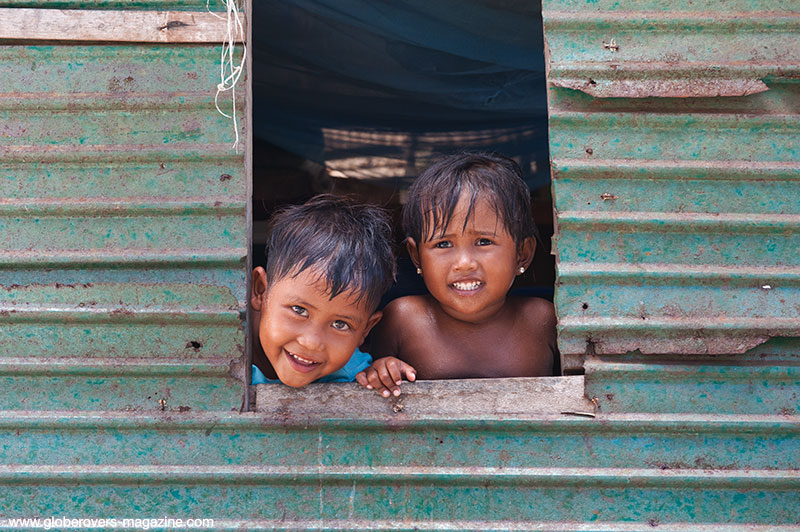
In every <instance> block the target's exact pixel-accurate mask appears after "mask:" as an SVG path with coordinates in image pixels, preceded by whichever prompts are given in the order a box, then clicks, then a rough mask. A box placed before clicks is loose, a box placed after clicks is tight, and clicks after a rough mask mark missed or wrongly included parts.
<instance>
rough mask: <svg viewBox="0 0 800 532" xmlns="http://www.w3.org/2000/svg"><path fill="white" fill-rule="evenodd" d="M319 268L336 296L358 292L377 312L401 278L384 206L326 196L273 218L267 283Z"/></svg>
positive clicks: (284, 210)
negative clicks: (399, 277)
mask: <svg viewBox="0 0 800 532" xmlns="http://www.w3.org/2000/svg"><path fill="white" fill-rule="evenodd" d="M311 267H314V268H315V269H316V270H317V271H318V272H319V274H320V278H324V279H325V282H326V285H327V287H328V290H329V291H330V298H331V299H333V298H334V297H336V296H337V295H339V294H340V293H342V292H345V291H351V290H352V291H353V292H354V293H355V294H356V296H357V301H361V300H362V299H363V300H364V301H366V303H367V305H369V307H370V308H377V307H378V303H379V302H380V299H381V296H382V295H383V294H384V292H386V290H388V289H389V286H390V285H391V284H392V281H393V280H394V276H395V257H394V252H393V249H392V228H391V223H390V222H389V216H388V214H387V213H386V211H384V210H383V209H381V208H380V207H376V206H373V205H363V204H356V203H353V202H352V201H350V200H349V199H347V198H342V197H338V196H333V195H330V194H322V195H319V196H315V197H313V198H311V199H310V200H309V201H308V202H306V203H304V204H303V205H293V206H289V207H285V208H284V209H282V210H280V211H279V212H277V213H275V215H273V217H272V219H271V220H270V235H269V240H268V241H267V268H266V270H267V282H268V283H272V282H276V281H279V280H280V279H282V278H284V277H286V276H287V275H291V276H292V277H294V276H297V275H299V274H300V273H302V272H303V271H305V270H306V269H308V268H311Z"/></svg>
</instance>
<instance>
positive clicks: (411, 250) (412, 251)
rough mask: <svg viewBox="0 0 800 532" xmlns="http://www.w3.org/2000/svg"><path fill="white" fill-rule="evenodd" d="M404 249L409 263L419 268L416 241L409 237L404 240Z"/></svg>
mask: <svg viewBox="0 0 800 532" xmlns="http://www.w3.org/2000/svg"><path fill="white" fill-rule="evenodd" d="M406 249H407V250H408V255H409V256H410V257H411V262H413V263H414V266H416V267H417V268H419V248H418V247H417V241H416V240H414V239H413V238H411V237H408V238H406Z"/></svg>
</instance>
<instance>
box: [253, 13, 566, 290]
mask: <svg viewBox="0 0 800 532" xmlns="http://www.w3.org/2000/svg"><path fill="white" fill-rule="evenodd" d="M431 4H436V3H431ZM386 9H389V10H390V11H391V13H376V12H363V11H358V10H356V9H355V8H353V10H352V11H350V10H348V9H347V8H341V6H340V5H339V4H338V3H336V2H334V1H333V0H330V1H323V2H318V3H316V4H315V5H314V6H309V5H307V3H302V2H295V1H291V0H290V1H284V2H277V1H265V2H254V4H253V28H254V31H253V47H252V56H251V57H252V58H253V133H254V142H253V187H252V188H253V198H252V199H253V235H252V237H253V238H252V242H253V246H252V250H251V251H252V261H253V266H254V267H255V266H258V265H264V263H265V258H264V248H265V242H266V235H267V221H268V219H269V217H270V216H271V214H272V213H273V212H275V210H276V209H278V208H280V207H281V206H283V205H286V204H299V203H303V202H304V201H306V200H307V199H309V198H311V197H312V196H314V195H316V194H319V193H323V192H327V193H333V194H342V195H347V196H350V197H354V198H356V199H358V200H362V201H364V202H370V203H375V204H378V205H382V206H384V207H386V208H387V209H389V210H390V211H391V212H392V215H393V219H394V231H395V235H396V236H397V250H398V255H399V262H398V282H397V283H396V285H395V286H394V287H393V288H392V289H391V290H390V291H389V293H388V294H387V295H386V296H385V297H384V300H383V301H382V305H385V304H386V303H387V302H388V301H389V300H391V299H393V298H396V297H400V296H403V295H412V294H421V293H425V286H424V284H423V283H422V281H421V279H420V278H419V276H417V275H416V272H415V268H414V267H413V264H412V263H411V261H410V259H409V257H408V255H407V253H406V251H405V246H404V245H401V241H402V238H403V232H402V227H401V224H400V211H401V208H402V205H403V202H404V200H405V195H406V191H407V189H408V186H409V185H410V183H412V182H413V179H414V178H415V177H416V176H417V175H418V173H419V172H421V171H422V170H424V169H425V168H426V167H427V166H429V164H430V163H431V162H433V161H435V160H436V159H437V158H439V157H441V156H443V155H447V154H450V153H455V152H458V151H464V150H469V151H496V152H498V153H501V154H503V155H506V156H509V157H511V158H513V159H515V160H516V161H517V162H518V163H519V164H520V166H521V168H522V170H523V174H524V178H525V179H526V181H527V183H528V184H529V188H530V189H531V199H532V210H533V215H534V219H535V223H536V225H537V227H538V230H539V234H540V237H541V238H540V240H541V241H540V242H538V243H537V251H536V255H535V257H534V260H533V263H532V264H531V267H530V268H529V271H528V273H526V274H525V275H523V276H521V277H520V278H518V279H517V281H516V282H515V285H514V287H513V289H512V291H513V292H514V293H518V294H524V295H530V296H537V297H542V298H545V299H549V300H550V301H552V300H553V285H554V281H555V265H554V262H555V261H554V257H553V255H551V253H550V246H551V237H552V235H553V202H552V198H551V192H550V176H549V173H550V171H549V155H548V145H547V103H546V93H545V79H544V52H543V42H542V24H541V6H540V5H538V4H537V2H533V3H532V4H531V5H507V4H505V3H504V4H503V5H499V4H498V6H493V7H487V5H486V3H485V2H472V1H470V2H467V3H466V4H465V5H464V9H465V10H466V11H468V12H469V13H468V15H469V16H463V17H458V20H456V18H455V17H453V16H452V13H448V12H447V10H446V9H444V8H442V7H439V6H437V5H431V6H429V7H426V8H425V9H422V10H421V11H419V10H417V11H414V12H411V11H410V10H409V11H403V8H402V7H401V6H390V7H387V8H386ZM469 20H471V21H472V23H471V25H469V24H468V23H466V22H465V21H469ZM465 24H466V25H465ZM422 26H424V27H426V28H427V29H425V30H424V31H423V30H422V29H421V28H422ZM492 58H495V59H492Z"/></svg>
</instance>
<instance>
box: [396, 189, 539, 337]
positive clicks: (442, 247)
mask: <svg viewBox="0 0 800 532" xmlns="http://www.w3.org/2000/svg"><path fill="white" fill-rule="evenodd" d="M468 211H469V199H468V197H467V196H466V195H465V194H462V196H461V197H460V198H459V200H458V204H457V205H456V207H455V210H454V211H453V215H452V217H451V219H450V223H449V224H448V226H447V227H446V228H445V230H444V231H442V230H441V228H439V227H437V228H435V230H434V232H433V238H431V239H430V240H427V241H425V242H422V243H421V244H419V245H417V243H416V242H414V240H413V239H412V238H409V239H408V247H409V253H410V254H411V257H412V259H414V261H415V262H416V263H417V264H418V265H419V266H420V268H421V269H422V277H423V279H424V280H425V285H426V286H427V287H428V290H429V291H430V293H431V295H432V296H433V297H434V299H436V300H437V301H438V302H439V305H440V306H441V307H442V310H444V312H445V313H447V314H448V315H449V316H451V317H453V318H456V319H457V320H460V321H465V322H470V323H478V322H482V321H484V320H486V319H488V318H491V317H492V316H494V315H495V314H496V313H497V312H499V311H500V310H501V309H502V308H503V305H504V304H505V299H506V293H507V292H508V290H509V288H511V284H512V283H513V282H514V277H515V276H516V275H517V274H518V273H519V268H520V266H523V267H527V266H528V264H529V263H530V260H531V258H532V257H533V251H534V249H535V244H534V241H533V239H526V240H525V242H523V244H522V246H520V247H519V248H518V246H517V244H516V242H514V239H513V238H512V237H511V235H509V233H508V231H507V230H506V228H505V227H504V225H503V223H502V221H501V220H500V219H499V217H498V216H497V213H496V212H495V210H494V209H493V208H492V205H491V204H490V203H489V202H488V201H487V200H485V199H479V200H477V201H476V202H475V204H474V205H473V208H472V212H471V213H469V220H468V221H467V223H466V224H465V220H466V217H467V214H468Z"/></svg>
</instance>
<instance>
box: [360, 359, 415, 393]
mask: <svg viewBox="0 0 800 532" xmlns="http://www.w3.org/2000/svg"><path fill="white" fill-rule="evenodd" d="M403 377H405V378H406V379H407V380H408V381H409V382H414V381H415V380H416V379H417V371H416V370H415V369H414V368H413V367H411V366H409V365H408V364H406V363H405V362H403V361H402V360H400V359H398V358H395V357H383V358H379V359H377V360H376V361H375V362H373V363H372V365H371V366H370V367H368V368H367V369H365V370H364V371H361V372H359V373H358V374H357V375H356V381H358V383H359V384H360V385H361V386H363V387H364V388H366V389H367V390H375V391H376V392H378V393H379V394H381V395H382V396H384V397H389V396H390V395H394V396H395V397H396V396H398V395H400V383H401V382H402V380H403Z"/></svg>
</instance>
